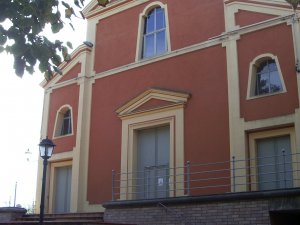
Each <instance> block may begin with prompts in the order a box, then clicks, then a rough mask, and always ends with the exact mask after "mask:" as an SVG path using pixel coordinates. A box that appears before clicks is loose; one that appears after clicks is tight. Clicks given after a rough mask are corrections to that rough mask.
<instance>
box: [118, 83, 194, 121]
mask: <svg viewBox="0 0 300 225" xmlns="http://www.w3.org/2000/svg"><path fill="white" fill-rule="evenodd" d="M189 97H190V94H188V93H184V92H176V91H170V90H163V89H157V88H151V89H148V90H146V91H144V92H143V93H141V94H140V95H138V96H137V97H135V98H133V99H132V100H130V101H128V102H127V103H126V104H124V105H123V106H121V107H120V108H118V109H117V110H116V112H117V114H118V116H119V117H124V116H129V115H134V114H138V113H147V112H152V111H154V110H160V109H165V108H170V107H175V106H179V105H184V104H185V103H186V102H187V100H188V98H189Z"/></svg>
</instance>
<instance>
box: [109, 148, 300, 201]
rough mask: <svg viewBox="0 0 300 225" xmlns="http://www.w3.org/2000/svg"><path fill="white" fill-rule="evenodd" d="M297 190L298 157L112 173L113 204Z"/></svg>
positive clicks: (273, 157)
mask: <svg viewBox="0 0 300 225" xmlns="http://www.w3.org/2000/svg"><path fill="white" fill-rule="evenodd" d="M296 187H300V153H296V154H287V153H286V152H285V151H284V150H282V152H281V153H280V154H278V155H273V156H265V157H256V158H248V159H238V158H236V157H232V159H231V160H228V161H223V162H201V163H198V162H186V164H185V166H184V167H176V168H170V167H169V166H168V165H157V166H149V167H145V168H144V170H143V171H132V172H130V173H122V172H116V171H112V201H116V200H151V199H161V198H164V199H165V198H172V197H181V196H205V195H216V194H225V193H242V192H254V191H268V190H270V191H271V190H273V191H274V190H285V189H292V188H296Z"/></svg>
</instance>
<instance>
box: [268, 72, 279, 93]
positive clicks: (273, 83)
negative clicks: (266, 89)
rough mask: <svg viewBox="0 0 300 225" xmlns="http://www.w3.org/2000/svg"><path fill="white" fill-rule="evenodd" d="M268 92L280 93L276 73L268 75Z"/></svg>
mask: <svg viewBox="0 0 300 225" xmlns="http://www.w3.org/2000/svg"><path fill="white" fill-rule="evenodd" d="M270 91H271V92H278V91H282V85H281V80H280V78H279V74H278V72H277V71H274V72H271V73H270Z"/></svg>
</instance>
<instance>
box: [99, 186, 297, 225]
mask: <svg viewBox="0 0 300 225" xmlns="http://www.w3.org/2000/svg"><path fill="white" fill-rule="evenodd" d="M104 207H105V208H106V210H105V214H104V221H105V222H115V223H131V224H137V225H175V224H182V225H196V224H197V225H238V224H242V225H271V224H272V225H273V224H274V225H281V224H282V223H280V222H279V220H280V219H278V218H282V217H284V216H287V214H286V213H293V215H294V217H295V219H293V220H295V221H296V222H295V224H298V223H299V221H300V220H299V219H300V189H293V190H281V191H269V192H255V193H253V192H248V193H229V194H224V195H214V196H195V197H179V198H170V199H156V200H142V201H114V202H109V203H106V204H104ZM278 213H279V214H278ZM288 217H289V218H290V216H288ZM274 218H275V219H274ZM285 221H286V220H285ZM284 224H285V223H284ZM288 224H289V225H294V222H293V221H290V222H289V223H288Z"/></svg>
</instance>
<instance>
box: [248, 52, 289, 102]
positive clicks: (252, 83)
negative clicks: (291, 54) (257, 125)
mask: <svg viewBox="0 0 300 225" xmlns="http://www.w3.org/2000/svg"><path fill="white" fill-rule="evenodd" d="M267 60H274V61H275V63H276V66H277V72H278V76H279V79H280V81H281V86H282V90H281V91H276V92H271V93H266V94H258V95H256V94H255V90H256V85H257V69H258V68H259V66H260V65H261V63H262V62H264V61H267ZM286 92H287V90H286V86H285V82H284V79H283V75H282V72H281V68H280V64H279V60H278V57H277V56H275V55H273V54H270V53H266V54H262V55H259V56H257V57H255V58H254V59H253V60H252V61H251V63H250V66H249V76H248V88H247V100H250V99H256V98H263V97H267V96H272V95H278V94H283V93H286Z"/></svg>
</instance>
